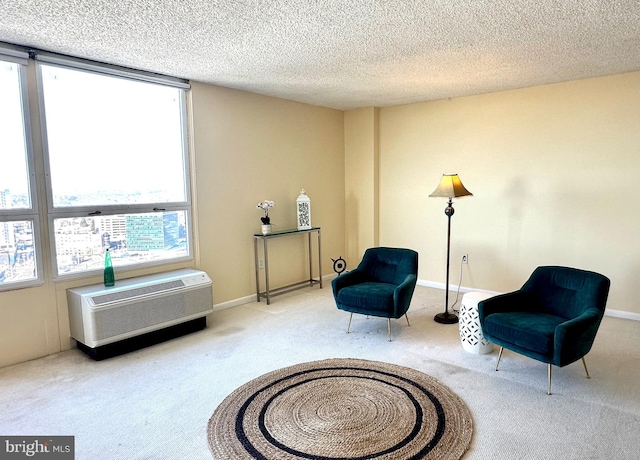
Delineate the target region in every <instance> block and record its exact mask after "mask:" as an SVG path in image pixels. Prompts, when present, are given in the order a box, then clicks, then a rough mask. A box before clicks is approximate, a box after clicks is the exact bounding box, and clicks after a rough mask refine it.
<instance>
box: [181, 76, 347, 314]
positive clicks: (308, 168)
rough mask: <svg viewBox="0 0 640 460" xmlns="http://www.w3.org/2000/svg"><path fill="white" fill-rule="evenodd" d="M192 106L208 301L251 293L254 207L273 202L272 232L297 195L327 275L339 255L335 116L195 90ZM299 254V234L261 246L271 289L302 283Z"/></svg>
mask: <svg viewBox="0 0 640 460" xmlns="http://www.w3.org/2000/svg"><path fill="white" fill-rule="evenodd" d="M192 99H193V120H194V123H193V124H194V126H193V132H194V144H195V171H196V175H197V184H196V194H195V196H196V197H197V209H198V211H197V224H198V233H199V236H198V241H199V242H200V268H201V269H203V270H205V271H206V272H207V273H209V276H211V278H212V280H213V283H214V303H216V304H219V303H223V302H227V301H231V300H234V299H238V298H242V297H244V296H249V295H253V294H255V276H254V259H253V236H252V235H253V233H259V232H260V225H261V222H260V217H261V216H262V213H261V211H260V210H258V209H257V208H256V205H257V204H258V203H259V202H261V201H263V200H265V199H268V200H273V201H275V203H276V206H275V207H274V208H273V209H272V210H271V211H270V212H269V215H270V217H271V222H272V223H273V224H275V225H276V226H275V227H274V230H284V229H288V228H295V227H296V225H297V223H296V198H298V195H299V193H300V190H301V189H303V188H304V189H305V190H306V192H307V195H308V196H309V198H310V199H311V221H312V222H311V224H312V225H313V226H320V227H322V256H323V260H322V264H323V267H322V268H323V272H324V274H325V275H326V274H330V273H332V269H331V258H337V257H338V256H340V255H343V254H344V215H345V212H344V115H343V112H341V111H338V110H333V109H326V108H321V107H313V106H310V105H305V104H300V103H297V102H291V101H285V100H282V99H276V98H270V97H266V96H260V95H256V94H252V93H247V92H242V91H236V90H231V89H225V88H220V87H215V86H210V85H204V84H198V83H194V84H193V85H192ZM306 247H307V246H306V239H305V237H303V236H296V237H292V238H279V239H274V240H271V241H270V243H269V261H270V273H271V282H272V287H273V286H278V285H285V284H290V283H294V282H297V281H301V280H303V279H304V278H305V276H306V272H307V271H308V268H307V267H308V262H307V260H308V259H306ZM313 249H314V250H315V237H314V245H313ZM314 267H315V264H314ZM315 275H317V273H315ZM262 286H263V287H264V284H263V285H262Z"/></svg>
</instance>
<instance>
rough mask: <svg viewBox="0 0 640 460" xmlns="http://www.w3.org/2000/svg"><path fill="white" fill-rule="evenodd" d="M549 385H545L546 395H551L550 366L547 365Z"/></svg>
mask: <svg viewBox="0 0 640 460" xmlns="http://www.w3.org/2000/svg"><path fill="white" fill-rule="evenodd" d="M548 374H549V383H548V384H547V394H548V395H550V394H551V364H549V371H548Z"/></svg>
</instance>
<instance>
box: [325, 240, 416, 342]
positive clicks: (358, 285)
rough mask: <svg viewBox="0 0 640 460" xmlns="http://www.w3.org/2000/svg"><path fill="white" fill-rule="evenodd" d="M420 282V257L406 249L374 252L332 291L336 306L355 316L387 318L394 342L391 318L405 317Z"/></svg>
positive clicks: (365, 257)
mask: <svg viewBox="0 0 640 460" xmlns="http://www.w3.org/2000/svg"><path fill="white" fill-rule="evenodd" d="M417 279H418V253H417V252H415V251H413V250H411V249H403V248H386V247H380V248H370V249H367V250H366V252H365V254H364V256H363V258H362V261H361V262H360V264H359V265H358V267H357V268H356V269H355V270H352V271H350V272H347V273H344V274H342V275H340V276H338V277H337V278H335V279H334V280H333V281H332V283H331V287H332V289H333V297H334V299H335V301H336V306H337V307H338V308H339V309H340V310H344V311H347V312H350V313H351V316H350V317H349V326H348V327H347V333H349V330H350V329H351V320H352V319H353V314H354V313H359V314H362V315H370V316H379V317H383V318H387V333H388V338H389V341H391V318H393V319H398V318H400V317H401V316H405V318H406V319H407V324H409V318H408V316H407V310H408V309H409V304H410V303H411V298H412V296H413V291H414V290H415V287H416V281H417Z"/></svg>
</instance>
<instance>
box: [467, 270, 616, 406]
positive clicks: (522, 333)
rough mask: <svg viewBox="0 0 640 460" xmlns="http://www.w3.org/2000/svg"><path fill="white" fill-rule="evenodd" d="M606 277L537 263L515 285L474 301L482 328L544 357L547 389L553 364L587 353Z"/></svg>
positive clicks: (488, 334) (524, 351) (526, 352)
mask: <svg viewBox="0 0 640 460" xmlns="http://www.w3.org/2000/svg"><path fill="white" fill-rule="evenodd" d="M610 284H611V282H610V281H609V278H607V277H606V276H603V275H601V274H599V273H594V272H590V271H585V270H578V269H576V268H569V267H538V268H536V269H535V271H534V272H533V273H532V274H531V277H530V278H529V279H528V280H527V282H526V283H525V284H524V285H523V286H522V288H520V289H519V290H518V291H515V292H510V293H507V294H502V295H499V296H496V297H491V298H489V299H486V300H483V301H481V302H479V303H478V315H479V319H480V324H481V326H482V332H483V334H484V335H485V337H486V338H487V339H489V340H490V341H492V342H493V343H495V344H497V345H499V346H500V352H499V354H498V362H497V364H496V371H497V370H498V365H499V364H500V358H501V357H502V352H503V350H504V348H507V349H509V350H512V351H515V352H517V353H520V354H522V355H525V356H528V357H529V358H533V359H536V360H538V361H542V362H543V363H547V364H548V365H549V366H548V384H547V393H548V394H551V366H552V365H555V366H558V367H563V366H566V365H568V364H571V363H573V362H575V361H577V360H579V359H582V364H583V366H584V370H585V372H586V374H587V378H590V376H589V371H588V369H587V363H586V361H585V360H584V356H585V355H586V354H587V353H589V351H590V350H591V346H592V345H593V341H594V339H595V337H596V332H597V331H598V327H599V326H600V322H601V321H602V317H603V315H604V310H605V305H606V303H607V297H608V295H609V286H610Z"/></svg>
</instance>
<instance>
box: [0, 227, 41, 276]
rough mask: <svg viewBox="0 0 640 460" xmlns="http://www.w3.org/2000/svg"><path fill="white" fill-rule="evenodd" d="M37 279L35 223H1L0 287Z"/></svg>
mask: <svg viewBox="0 0 640 460" xmlns="http://www.w3.org/2000/svg"><path fill="white" fill-rule="evenodd" d="M37 278H38V273H37V268H36V255H35V246H34V242H33V222H32V221H31V220H21V221H9V222H0V287H4V286H6V285H9V284H11V283H16V282H22V281H31V280H36V279H37Z"/></svg>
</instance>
